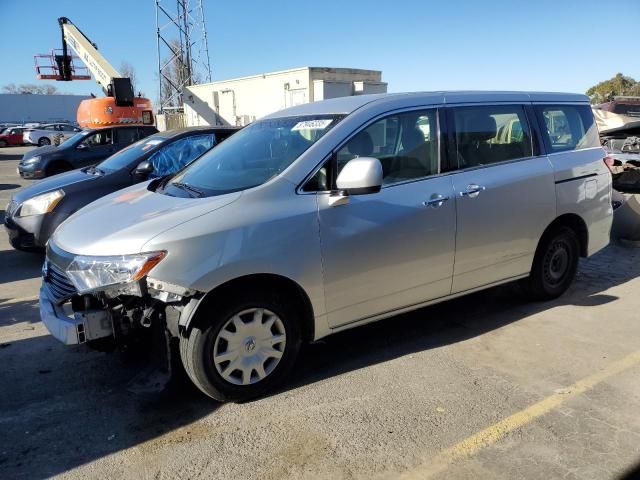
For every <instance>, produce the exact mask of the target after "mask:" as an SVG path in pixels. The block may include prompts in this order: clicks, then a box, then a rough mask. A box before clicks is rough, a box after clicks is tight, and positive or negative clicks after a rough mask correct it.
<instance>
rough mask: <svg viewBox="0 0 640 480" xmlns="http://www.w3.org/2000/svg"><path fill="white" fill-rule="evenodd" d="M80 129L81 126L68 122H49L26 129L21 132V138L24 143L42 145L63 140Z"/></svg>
mask: <svg viewBox="0 0 640 480" xmlns="http://www.w3.org/2000/svg"><path fill="white" fill-rule="evenodd" d="M81 130H82V129H81V128H79V127H76V126H75V125H71V124H69V123H50V124H47V125H40V126H39V127H36V128H28V129H26V130H25V131H24V133H23V134H22V140H23V141H24V143H27V144H31V145H38V146H41V147H42V146H44V145H53V144H56V143H60V142H63V141H65V140H66V139H67V138H69V137H72V136H74V135H75V134H76V133H78V132H79V131H81Z"/></svg>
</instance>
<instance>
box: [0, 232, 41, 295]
mask: <svg viewBox="0 0 640 480" xmlns="http://www.w3.org/2000/svg"><path fill="white" fill-rule="evenodd" d="M3 228H4V227H3ZM43 261H44V253H43V252H38V251H37V252H21V251H19V250H13V249H11V250H0V285H1V284H3V283H10V282H15V281H17V280H26V279H30V278H36V277H39V276H40V272H41V270H42V262H43Z"/></svg>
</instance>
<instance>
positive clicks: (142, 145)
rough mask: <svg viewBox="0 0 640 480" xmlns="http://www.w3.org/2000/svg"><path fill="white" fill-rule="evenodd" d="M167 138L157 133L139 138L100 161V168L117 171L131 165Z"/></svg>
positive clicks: (106, 170)
mask: <svg viewBox="0 0 640 480" xmlns="http://www.w3.org/2000/svg"><path fill="white" fill-rule="evenodd" d="M166 139H167V137H165V136H162V135H159V134H155V135H151V136H150V137H146V138H143V139H142V140H138V141H137V142H136V143H132V144H131V145H129V146H128V147H126V148H124V149H122V150H120V151H119V152H118V153H114V154H113V155H111V156H110V157H109V158H107V159H106V160H104V161H103V162H102V163H99V164H98V169H99V170H102V171H103V172H115V171H116V170H120V169H121V168H125V167H129V166H130V165H131V163H133V162H135V161H136V160H138V159H139V158H140V157H142V156H143V155H144V154H145V153H147V152H149V151H150V150H152V149H155V148H157V146H158V145H160V144H161V143H162V142H164V141H165V140H166Z"/></svg>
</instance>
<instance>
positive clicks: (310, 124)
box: [291, 118, 333, 132]
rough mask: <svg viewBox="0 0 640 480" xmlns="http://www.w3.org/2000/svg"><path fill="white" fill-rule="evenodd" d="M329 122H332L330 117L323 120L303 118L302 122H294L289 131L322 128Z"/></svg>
mask: <svg viewBox="0 0 640 480" xmlns="http://www.w3.org/2000/svg"><path fill="white" fill-rule="evenodd" d="M331 122H333V120H332V119H330V118H328V119H323V120H304V121H302V122H298V123H296V124H295V126H294V127H293V128H292V129H291V131H292V132H295V131H297V130H324V129H325V128H327V127H328V126H329V125H330V124H331Z"/></svg>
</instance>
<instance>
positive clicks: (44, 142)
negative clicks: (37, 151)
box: [38, 137, 51, 147]
mask: <svg viewBox="0 0 640 480" xmlns="http://www.w3.org/2000/svg"><path fill="white" fill-rule="evenodd" d="M45 145H51V140H49V139H48V138H47V137H42V138H40V140H38V146H40V147H44V146H45Z"/></svg>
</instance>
